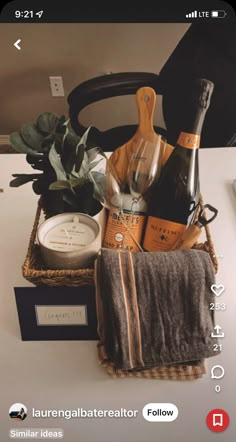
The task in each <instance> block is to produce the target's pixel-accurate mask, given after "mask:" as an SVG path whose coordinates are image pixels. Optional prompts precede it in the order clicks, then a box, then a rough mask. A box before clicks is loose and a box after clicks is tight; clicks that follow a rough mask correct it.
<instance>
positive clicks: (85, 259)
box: [37, 213, 101, 269]
mask: <svg viewBox="0 0 236 442" xmlns="http://www.w3.org/2000/svg"><path fill="white" fill-rule="evenodd" d="M37 238H38V242H39V246H40V250H41V254H42V257H43V260H44V262H45V264H46V265H47V266H48V268H52V269H78V268H84V267H87V266H90V265H91V264H92V262H93V260H94V259H95V257H96V255H97V253H98V252H99V250H100V248H101V227H100V225H99V223H98V222H97V221H96V220H95V219H94V218H93V217H91V216H89V215H85V214H84V213H62V214H60V215H56V216H53V217H51V218H49V219H47V220H46V221H44V222H43V223H42V224H41V225H40V226H39V228H38V232H37Z"/></svg>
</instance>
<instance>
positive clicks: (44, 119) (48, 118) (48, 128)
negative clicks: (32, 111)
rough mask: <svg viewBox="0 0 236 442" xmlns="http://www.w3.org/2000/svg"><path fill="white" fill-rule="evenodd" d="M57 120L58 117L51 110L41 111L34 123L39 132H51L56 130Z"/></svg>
mask: <svg viewBox="0 0 236 442" xmlns="http://www.w3.org/2000/svg"><path fill="white" fill-rule="evenodd" d="M59 120H60V118H59V117H58V116H57V115H56V114H54V113H52V112H43V113H42V114H40V115H39V117H38V118H37V122H36V125H37V127H38V129H39V130H40V131H41V132H43V133H45V134H51V133H52V132H54V131H55V130H56V127H57V125H58V123H59Z"/></svg>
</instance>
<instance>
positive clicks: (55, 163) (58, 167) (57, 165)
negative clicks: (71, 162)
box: [48, 143, 67, 181]
mask: <svg viewBox="0 0 236 442" xmlns="http://www.w3.org/2000/svg"><path fill="white" fill-rule="evenodd" d="M48 158H49V161H50V163H51V165H52V167H53V169H54V170H55V173H56V176H57V180H59V181H63V180H66V179H67V176H66V172H65V170H64V168H63V165H62V163H61V159H60V157H59V155H58V153H57V151H56V149H55V144H54V143H53V145H52V147H51V149H50V151H49V156H48Z"/></svg>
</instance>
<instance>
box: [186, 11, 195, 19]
mask: <svg viewBox="0 0 236 442" xmlns="http://www.w3.org/2000/svg"><path fill="white" fill-rule="evenodd" d="M186 18H197V11H193V12H190V13H189V14H186Z"/></svg>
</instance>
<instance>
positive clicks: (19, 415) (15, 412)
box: [9, 404, 27, 421]
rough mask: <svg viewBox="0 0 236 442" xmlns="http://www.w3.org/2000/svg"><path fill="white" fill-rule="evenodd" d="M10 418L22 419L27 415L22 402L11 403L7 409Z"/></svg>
mask: <svg viewBox="0 0 236 442" xmlns="http://www.w3.org/2000/svg"><path fill="white" fill-rule="evenodd" d="M9 416H10V418H11V419H14V420H17V421H23V420H24V419H25V418H26V417H27V408H26V406H25V405H23V404H13V405H12V406H11V408H10V409H9Z"/></svg>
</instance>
